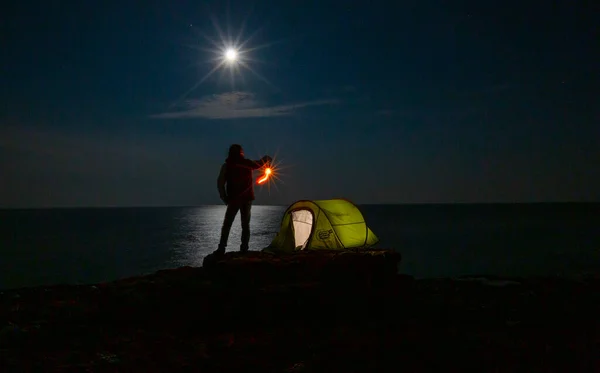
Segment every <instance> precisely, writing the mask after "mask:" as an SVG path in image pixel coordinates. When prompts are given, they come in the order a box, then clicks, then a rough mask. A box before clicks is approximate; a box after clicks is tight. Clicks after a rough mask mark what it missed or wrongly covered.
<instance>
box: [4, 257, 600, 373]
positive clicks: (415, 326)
mask: <svg viewBox="0 0 600 373" xmlns="http://www.w3.org/2000/svg"><path fill="white" fill-rule="evenodd" d="M399 260H400V257H399V255H397V254H395V253H393V252H391V251H363V252H353V253H339V252H337V253H336V252H320V253H315V252H302V253H295V254H291V255H286V256H274V255H271V254H266V253H262V252H249V253H245V254H243V253H236V252H233V253H226V254H225V255H221V256H218V257H217V256H214V255H213V256H209V257H207V258H206V259H205V262H204V267H203V268H192V267H183V268H178V269H172V270H164V271H159V272H156V273H154V274H151V275H147V276H137V277H132V278H127V279H122V280H119V281H114V282H110V283H102V284H96V285H94V286H89V285H88V286H54V287H46V288H43V287H42V288H29V289H16V290H9V291H4V292H3V294H0V326H1V328H0V329H1V331H0V372H12V371H15V372H21V371H86V370H89V371H123V372H167V371H168V372H184V371H203V372H212V371H214V372H217V371H220V372H222V371H240V372H243V371H269V372H271V371H279V372H285V371H289V372H293V371H295V372H300V371H306V372H320V371H328V372H350V371H369V372H379V371H397V370H398V366H399V364H401V366H402V368H403V369H404V370H407V371H411V372H424V371H433V370H438V371H439V370H449V371H495V372H515V371H527V372H534V371H536V372H539V371H553V372H558V371H565V372H574V371H577V372H584V371H590V372H592V371H600V354H599V353H598V351H599V350H598V341H599V340H600V322H599V320H598V317H597V315H598V312H599V311H600V297H599V294H600V291H599V290H600V284H599V283H598V281H597V280H594V279H586V281H568V280H565V279H559V278H550V279H542V278H539V279H508V280H509V281H510V282H506V281H505V280H506V279H502V278H491V277H487V276H472V277H471V278H462V279H427V280H416V279H414V278H412V277H410V276H406V275H398V274H397V273H396V272H397V269H396V268H397V264H398V262H399ZM16 294H19V295H20V297H15V295H16Z"/></svg>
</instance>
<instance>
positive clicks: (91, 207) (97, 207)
mask: <svg viewBox="0 0 600 373" xmlns="http://www.w3.org/2000/svg"><path fill="white" fill-rule="evenodd" d="M355 203H356V202H355ZM292 204H293V202H292V203H289V204H266V203H261V204H254V206H268V207H289V206H290V205H292ZM356 205H357V206H415V207H416V206H508V205H512V206H515V205H521V206H527V205H600V201H535V202H529V201H525V202H393V203H356ZM213 206H225V205H224V204H222V203H204V204H198V205H106V206H27V207H0V211H17V210H78V209H82V210H83V209H87V210H96V209H97V210H100V209H151V208H163V209H165V208H200V207H213Z"/></svg>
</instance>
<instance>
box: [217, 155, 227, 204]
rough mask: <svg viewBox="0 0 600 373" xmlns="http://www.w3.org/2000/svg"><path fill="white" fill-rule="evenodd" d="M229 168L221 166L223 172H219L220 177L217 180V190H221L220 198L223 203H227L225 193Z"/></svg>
mask: <svg viewBox="0 0 600 373" xmlns="http://www.w3.org/2000/svg"><path fill="white" fill-rule="evenodd" d="M226 172H227V166H226V165H225V163H223V165H222V166H221V171H220V172H219V177H218V178H217V189H218V190H219V197H221V200H223V202H225V203H227V192H226V191H225V182H226V180H227V178H226Z"/></svg>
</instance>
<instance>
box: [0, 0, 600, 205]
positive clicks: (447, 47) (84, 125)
mask: <svg viewBox="0 0 600 373" xmlns="http://www.w3.org/2000/svg"><path fill="white" fill-rule="evenodd" d="M11 3H12V5H9V6H8V7H6V5H5V6H4V7H3V9H2V12H1V15H0V20H1V23H0V27H1V32H0V34H1V36H0V40H1V41H2V51H1V53H0V66H1V68H2V69H1V71H2V74H1V75H0V95H1V105H0V207H67V206H69V207H70V206H171V205H186V206H190V205H191V206H195V205H202V204H212V203H220V200H219V196H218V193H217V188H216V178H217V175H218V172H219V168H220V166H221V164H222V162H223V161H224V159H225V156H226V152H227V148H228V146H229V145H230V144H231V143H241V144H242V145H243V146H244V148H245V151H246V155H247V156H249V157H251V158H259V157H261V156H262V155H264V154H271V155H274V156H276V159H277V160H278V161H279V162H280V166H281V170H280V171H281V172H282V174H281V175H280V176H281V179H282V182H278V183H277V188H274V187H272V188H271V190H270V192H269V191H267V189H264V188H260V187H257V188H256V194H257V201H256V203H257V204H288V203H291V202H293V201H295V200H298V199H324V198H333V197H346V198H350V199H352V200H354V201H355V202H357V203H456V202H459V203H464V202H468V203H471V202H544V201H548V202H550V201H599V200H600V166H599V165H600V100H599V98H600V79H599V72H598V71H599V70H600V69H599V68H598V67H599V66H600V58H599V53H598V51H599V50H600V48H598V40H600V32H599V26H598V23H597V19H598V18H597V15H598V8H597V7H594V6H593V5H592V4H593V2H585V3H584V2H578V1H557V2H550V1H544V2H538V1H492V0H486V1H481V0H478V1H427V0H419V1H387V2H379V1H369V2H352V1H325V0H320V1H308V0H303V1H283V0H282V1H273V0H270V1H254V2H252V1H250V0H231V1H229V3H228V2H227V1H213V2H209V3H206V2H201V1H125V0H123V1H68V2H67V1H62V2H61V1H44V2H41V1H40V2H36V1H12V2H11ZM586 3H587V4H589V5H587V8H586V5H584V4H586ZM236 40H237V43H236ZM231 42H233V43H236V45H237V46H240V45H241V44H243V46H242V47H241V48H240V53H241V54H240V57H241V58H242V60H241V62H240V63H239V64H238V65H237V67H238V69H239V72H237V73H235V74H232V72H234V71H233V70H232V68H231V67H230V66H224V67H223V68H220V69H217V70H216V71H215V72H214V73H213V74H212V75H210V76H208V77H207V78H205V79H204V80H203V78H204V77H205V76H207V74H208V73H209V72H210V71H211V70H212V69H213V68H214V67H215V66H216V65H217V64H218V63H219V60H218V59H219V58H220V57H221V52H220V48H221V47H223V46H225V45H229V43H231ZM215 43H216V44H217V45H215ZM215 59H217V60H215ZM194 86H196V87H195V89H192V88H194ZM257 176H258V174H257Z"/></svg>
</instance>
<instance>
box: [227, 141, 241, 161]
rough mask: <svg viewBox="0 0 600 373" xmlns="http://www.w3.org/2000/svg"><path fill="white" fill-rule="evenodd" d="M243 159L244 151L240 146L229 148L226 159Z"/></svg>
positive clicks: (235, 145) (234, 145)
mask: <svg viewBox="0 0 600 373" xmlns="http://www.w3.org/2000/svg"><path fill="white" fill-rule="evenodd" d="M243 157H244V149H243V148H242V146H241V145H240V144H232V145H231V146H230V147H229V154H228V158H243Z"/></svg>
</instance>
